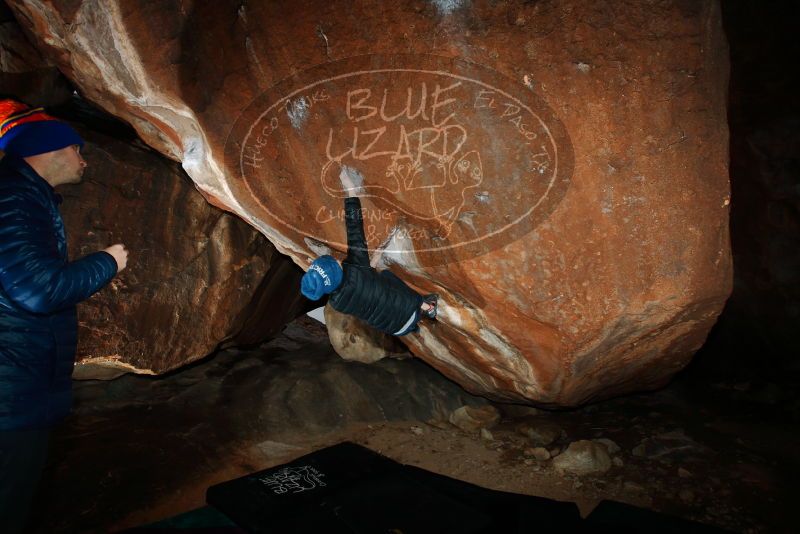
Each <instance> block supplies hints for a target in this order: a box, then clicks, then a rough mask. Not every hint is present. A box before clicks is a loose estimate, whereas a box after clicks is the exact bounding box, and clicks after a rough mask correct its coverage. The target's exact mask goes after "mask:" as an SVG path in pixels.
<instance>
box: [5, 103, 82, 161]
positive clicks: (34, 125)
mask: <svg viewBox="0 0 800 534" xmlns="http://www.w3.org/2000/svg"><path fill="white" fill-rule="evenodd" d="M71 145H79V146H81V147H83V139H81V136H80V135H78V132H76V131H75V130H74V129H73V128H72V126H70V125H69V124H67V123H66V122H62V121H60V120H58V119H56V118H55V117H51V116H50V115H48V114H47V113H45V112H44V109H43V108H31V107H29V106H26V105H25V104H23V103H22V102H17V101H16V100H12V99H9V98H4V99H2V100H0V150H2V151H3V152H5V153H6V154H11V155H14V156H18V157H20V158H27V157H29V156H35V155H36V154H44V153H45V152H51V151H53V150H59V149H61V148H64V147H67V146H71Z"/></svg>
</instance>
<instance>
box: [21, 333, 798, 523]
mask: <svg viewBox="0 0 800 534" xmlns="http://www.w3.org/2000/svg"><path fill="white" fill-rule="evenodd" d="M311 330H313V329H311ZM298 332H300V333H299V334H298ZM316 335H318V332H314V331H310V330H309V328H307V327H304V329H299V330H296V331H295V332H294V334H291V333H289V334H287V335H286V336H284V338H282V339H278V340H276V341H275V342H273V343H272V344H271V345H269V346H267V347H261V348H259V349H254V350H252V351H249V352H241V351H239V352H237V351H229V352H226V353H221V354H219V355H217V356H216V357H214V358H212V359H209V360H207V361H204V362H202V363H201V364H198V365H196V366H193V367H191V368H188V369H186V370H182V371H180V372H177V373H173V374H171V375H169V376H167V377H163V378H160V379H151V378H144V377H122V378H120V379H117V380H114V381H111V382H84V383H78V384H76V407H75V414H74V415H73V416H72V417H71V418H70V419H69V420H68V422H67V424H66V425H64V426H63V427H61V428H60V429H58V431H57V432H56V433H55V435H54V436H53V439H52V447H51V450H52V452H51V456H50V460H49V464H48V467H47V469H46V472H45V475H44V480H43V483H42V485H41V488H40V491H39V494H38V496H37V501H36V513H35V520H34V524H33V525H32V528H31V530H32V531H33V532H109V531H115V530H118V529H123V528H128V527H133V526H138V525H143V524H148V523H151V522H154V521H157V520H160V519H163V518H166V517H170V516H174V515H177V514H180V513H182V512H185V511H188V510H192V509H195V508H198V507H202V506H204V505H205V490H206V488H208V487H209V486H210V485H213V484H215V483H218V482H222V481H225V480H230V479H233V478H237V477H239V476H243V475H246V474H249V473H252V472H255V471H258V470H262V469H266V468H268V467H271V466H274V465H279V464H281V463H284V462H287V461H289V460H292V459H294V458H296V457H299V456H302V455H304V454H307V453H309V452H312V451H314V450H317V449H319V448H322V447H325V446H328V445H332V444H335V443H338V442H341V441H352V442H355V443H359V444H361V445H364V446H366V447H369V448H370V449H372V450H375V451H377V452H379V453H381V454H384V455H386V456H388V457H390V458H392V459H394V460H396V461H399V462H401V463H405V464H410V465H414V466H418V467H421V468H424V469H428V470H430V471H434V472H436V473H440V474H444V475H447V476H450V477H454V478H457V479H461V480H466V481H468V482H472V483H474V484H478V485H480V486H484V487H487V488H492V489H499V490H504V491H510V492H518V493H523V494H530V495H537V496H542V497H548V498H552V499H556V500H561V501H572V502H575V503H576V504H577V505H578V507H579V509H580V511H581V513H582V515H584V516H585V515H587V514H588V513H589V512H590V511H591V510H592V509H593V508H594V506H596V505H597V503H599V502H600V501H601V500H603V499H610V500H615V501H622V502H626V503H630V504H634V505H637V506H641V507H645V508H649V509H653V510H657V511H660V512H664V513H668V514H670V515H676V516H680V517H684V518H689V519H692V520H696V521H700V522H703V523H707V524H711V525H715V526H718V527H722V528H725V529H729V530H732V531H737V532H796V531H797V529H796V526H797V522H796V521H795V519H794V512H793V510H792V509H791V503H793V502H800V499H798V497H800V495H798V490H797V485H796V483H795V480H797V474H798V472H800V469H799V468H798V466H800V452H799V451H800V447H798V445H800V443H799V442H798V437H797V432H796V428H797V426H796V424H797V421H798V419H800V417H798V414H800V400H798V398H797V397H796V395H795V392H796V391H797V389H796V388H788V389H787V388H785V387H779V386H778V385H776V384H774V383H756V382H752V383H751V382H735V383H733V382H724V381H721V382H710V383H709V382H707V381H705V380H698V379H697V378H696V377H688V378H686V377H683V378H679V379H678V380H676V381H675V382H673V383H672V384H671V385H670V386H669V387H667V388H665V389H663V390H661V391H658V392H653V393H645V394H639V395H633V396H629V397H624V398H620V399H615V400H611V401H606V402H603V403H598V404H595V405H591V406H587V407H583V408H581V409H577V410H569V411H544V410H536V409H533V408H527V407H518V406H509V405H499V404H495V405H494V406H496V407H497V408H498V411H499V412H500V413H501V414H502V418H501V420H500V421H499V422H497V423H496V424H487V425H486V427H487V428H485V429H484V430H471V431H465V430H462V429H461V428H458V427H456V426H454V425H453V424H451V423H450V422H448V417H447V413H446V412H448V411H449V410H450V408H447V409H446V410H444V411H442V410H441V409H439V410H438V411H437V409H434V408H435V407H439V408H441V406H442V405H446V404H447V403H450V404H449V405H448V406H451V407H452V406H458V405H460V404H470V403H473V402H475V399H474V398H473V397H471V396H469V395H468V394H466V393H465V392H462V391H460V390H459V389H458V388H456V387H455V386H454V385H452V384H451V383H449V384H442V383H440V381H442V380H444V379H443V378H441V377H439V376H438V375H437V374H435V373H433V372H432V371H431V370H430V368H428V367H427V366H424V364H421V363H420V362H417V361H413V360H404V361H399V362H380V363H378V364H375V365H373V366H364V365H363V364H352V363H347V362H342V361H341V360H340V359H339V358H338V357H337V356H336V355H335V353H333V352H332V351H331V350H330V347H329V345H327V343H326V342H325V341H323V340H320V339H318V338H315V337H314V336H316ZM276 351H278V352H280V354H278V355H276ZM409 370H413V372H411V371H409ZM386 377H392V379H393V380H394V382H393V383H392V384H393V385H392V384H389V385H387V384H388V383H387V382H386V381H385V380H386ZM268 378H269V380H268ZM284 378H286V379H287V380H289V381H290V382H291V384H290V387H289V386H284V385H282V382H280V381H279V380H280V379H284ZM324 380H329V382H325V381H324ZM373 383H374V386H371V385H370V384H373ZM356 385H358V388H356V387H355V386H356ZM280 388H285V389H284V390H281V391H280V392H279V394H276V395H273V396H269V392H270V391H276V390H279V389H280ZM359 388H360V389H359ZM370 388H372V389H370ZM262 390H263V393H259V392H261V391H262ZM320 391H321V392H322V393H320ZM341 391H349V393H348V394H346V395H342V394H340V393H341ZM431 391H439V392H440V393H437V395H438V396H435V395H432V394H431ZM298 392H301V393H298ZM302 392H304V393H302ZM334 392H335V393H336V395H334V394H333V393H334ZM259 394H262V396H261V397H259ZM320 395H321V396H320ZM337 395H338V396H337ZM384 397H385V398H384ZM478 400H480V399H478ZM481 402H483V403H484V404H485V401H481ZM376 405H378V406H377V407H378V408H379V410H377V411H375V410H374V408H375V406H376ZM392 405H403V406H405V407H406V408H404V409H399V408H398V411H396V412H395V413H394V415H392V413H391V410H389V409H388V407H391V406H392ZM408 407H413V410H412V409H411V408H408ZM429 408H430V409H429ZM428 409H429V410H428ZM404 410H405V411H404ZM426 410H428V412H430V414H429V415H424V414H426V413H428V412H426ZM409 414H418V415H417V416H413V417H410V416H409ZM531 429H536V432H538V434H536V435H539V434H541V433H542V432H544V434H547V435H549V438H548V440H549V441H550V443H548V444H547V445H546V446H545V447H544V449H546V453H545V455H546V456H552V457H554V458H555V459H557V458H558V457H559V456H561V455H563V454H564V451H565V450H566V449H567V448H568V447H569V445H570V443H573V442H575V441H578V440H600V439H604V440H611V441H610V442H609V441H606V442H605V444H604V447H605V450H606V451H607V452H609V453H611V454H610V455H609V456H610V458H611V460H612V463H611V465H610V468H608V466H606V470H604V471H603V472H599V473H596V474H591V475H581V476H578V475H575V474H569V473H564V472H561V471H559V470H557V469H556V468H555V462H556V460H554V459H544V458H542V457H541V456H540V459H538V460H537V459H536V457H535V456H534V451H533V448H534V446H535V445H536V443H534V441H535V440H533V438H532V437H531V436H532V434H531ZM611 442H613V443H611ZM617 448H618V449H619V450H617ZM540 452H541V451H540Z"/></svg>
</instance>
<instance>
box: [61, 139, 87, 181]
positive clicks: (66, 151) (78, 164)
mask: <svg viewBox="0 0 800 534" xmlns="http://www.w3.org/2000/svg"><path fill="white" fill-rule="evenodd" d="M53 164H54V166H55V169H54V171H56V172H57V173H58V174H59V177H60V182H61V183H62V184H77V183H80V181H81V178H83V170H84V169H85V168H86V162H85V161H84V159H83V157H82V156H81V147H80V146H78V145H72V146H68V147H64V148H62V149H60V150H56V151H54V153H53Z"/></svg>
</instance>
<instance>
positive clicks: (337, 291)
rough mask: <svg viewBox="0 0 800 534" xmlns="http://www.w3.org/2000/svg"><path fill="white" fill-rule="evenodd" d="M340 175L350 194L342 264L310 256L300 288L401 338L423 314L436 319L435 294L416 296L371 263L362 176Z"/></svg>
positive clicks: (330, 258)
mask: <svg viewBox="0 0 800 534" xmlns="http://www.w3.org/2000/svg"><path fill="white" fill-rule="evenodd" d="M351 175H352V176H351ZM339 179H340V181H341V183H342V187H343V188H344V190H345V191H349V192H350V193H351V195H352V196H349V197H347V198H345V200H344V213H345V228H346V230H347V256H346V257H345V259H344V261H342V262H341V263H339V261H337V260H336V258H334V257H333V256H331V255H323V256H320V257H318V258H317V259H315V260H314V261H313V262H312V263H311V266H310V267H309V269H308V271H307V272H306V274H305V275H303V278H302V280H301V284H300V290H301V292H302V293H303V295H305V296H306V297H307V298H308V299H310V300H319V299H320V298H322V297H323V296H324V295H330V297H329V299H328V303H329V304H330V305H331V306H332V307H333V309H335V310H337V311H339V312H342V313H346V314H349V315H353V316H355V317H357V318H359V319H361V320H362V321H364V322H365V323H367V324H368V325H370V326H372V327H373V328H376V329H377V330H380V331H382V332H385V333H388V334H392V335H395V336H404V335H406V334H409V333H411V332H416V331H418V330H419V326H418V323H419V321H420V320H421V319H422V318H423V317H428V318H431V319H434V318H435V317H436V311H437V300H438V296H437V295H435V294H431V295H425V296H423V295H420V294H419V293H417V292H416V291H414V290H413V289H411V288H410V287H408V286H407V285H406V284H405V282H403V281H402V280H400V279H399V278H398V277H397V276H396V275H395V274H394V273H392V272H391V271H389V270H384V271H380V272H379V271H377V270H376V269H374V268H373V267H371V266H370V262H369V254H368V251H367V241H366V238H365V236H364V220H363V212H362V210H361V199H359V197H358V195H360V194H363V193H364V186H363V177H362V176H361V175H360V174H359V173H358V172H354V171H350V172H348V169H347V168H346V167H343V168H342V172H341V173H340V174H339Z"/></svg>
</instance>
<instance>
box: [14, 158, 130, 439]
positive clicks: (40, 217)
mask: <svg viewBox="0 0 800 534" xmlns="http://www.w3.org/2000/svg"><path fill="white" fill-rule="evenodd" d="M59 202H60V197H59V196H58V195H56V194H55V192H54V191H53V188H52V187H51V186H50V184H48V183H47V182H46V181H45V180H44V179H42V178H41V177H40V176H39V175H38V174H36V172H35V171H34V170H33V169H32V168H31V167H30V166H29V165H28V164H27V163H25V161H24V160H21V159H17V158H13V157H12V156H5V157H4V158H3V159H2V160H0V430H11V429H22V428H37V427H45V426H50V425H52V424H53V423H55V422H56V421H58V420H60V419H61V418H63V417H64V416H65V415H66V414H67V413H68V412H69V409H70V406H71V398H72V384H71V376H72V370H73V366H74V361H75V348H76V344H77V334H78V322H77V316H76V312H75V304H76V303H78V302H80V301H82V300H84V299H86V298H88V297H89V296H90V295H92V294H93V293H95V292H96V291H98V290H99V289H100V288H101V287H103V286H104V285H105V284H107V283H108V282H109V281H110V280H111V279H112V278H113V277H114V275H115V274H116V272H117V263H116V261H115V260H114V258H113V257H112V256H111V255H110V254H108V253H106V252H97V253H94V254H90V255H89V256H86V257H84V258H81V259H80V260H78V261H74V262H70V261H69V260H68V259H67V241H66V236H65V235H64V223H63V222H62V220H61V214H60V213H59V212H58V204H59Z"/></svg>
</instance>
